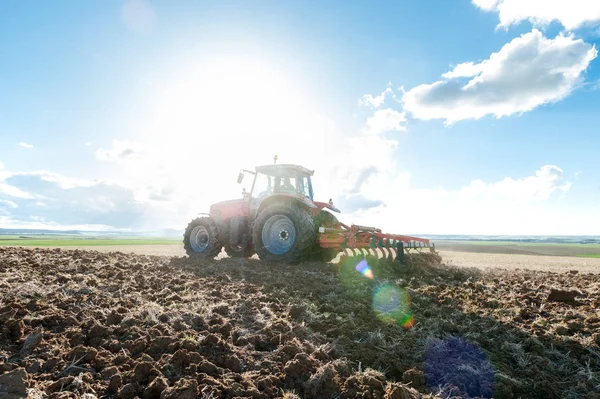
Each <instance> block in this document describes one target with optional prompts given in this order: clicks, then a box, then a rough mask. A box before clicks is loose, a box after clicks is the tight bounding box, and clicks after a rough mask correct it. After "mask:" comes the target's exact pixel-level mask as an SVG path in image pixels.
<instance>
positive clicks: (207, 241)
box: [183, 216, 223, 259]
mask: <svg viewBox="0 0 600 399" xmlns="http://www.w3.org/2000/svg"><path fill="white" fill-rule="evenodd" d="M183 247H184V248H185V252H187V254H188V256H189V257H190V258H194V259H212V258H214V257H215V256H217V255H218V254H219V253H220V252H221V249H222V248H223V244H221V242H220V241H219V230H218V229H217V225H216V224H215V222H214V221H213V220H212V219H211V218H210V217H208V216H205V217H200V218H196V219H194V220H192V221H191V222H190V223H189V224H188V226H187V228H186V229H185V233H184V234H183Z"/></svg>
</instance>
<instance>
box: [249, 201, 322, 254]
mask: <svg viewBox="0 0 600 399" xmlns="http://www.w3.org/2000/svg"><path fill="white" fill-rule="evenodd" d="M316 238H317V235H316V231H315V223H314V221H313V218H312V216H311V215H310V214H309V213H308V211H307V210H306V209H304V208H303V207H301V206H299V205H295V204H274V205H271V206H269V207H267V208H266V209H265V210H263V211H262V212H261V213H260V214H259V215H258V217H257V218H256V222H255V223H254V228H253V230H252V241H253V242H254V247H255V249H256V253H257V254H258V257H259V258H260V259H261V260H267V261H273V262H281V263H290V264H297V263H300V262H301V261H303V260H305V259H307V258H308V256H309V255H310V253H311V249H312V248H313V246H314V244H315V241H316Z"/></svg>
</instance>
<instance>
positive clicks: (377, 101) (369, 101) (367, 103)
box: [359, 84, 395, 108]
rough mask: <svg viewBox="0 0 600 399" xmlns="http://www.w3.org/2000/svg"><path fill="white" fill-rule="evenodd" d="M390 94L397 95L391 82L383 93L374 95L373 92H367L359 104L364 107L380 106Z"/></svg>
mask: <svg viewBox="0 0 600 399" xmlns="http://www.w3.org/2000/svg"><path fill="white" fill-rule="evenodd" d="M388 96H392V97H394V96H395V95H394V91H393V90H392V88H391V87H390V85H389V84H388V87H387V88H386V89H385V90H384V91H383V93H381V94H380V95H378V96H375V97H373V95H371V94H365V95H364V96H363V97H362V98H361V99H360V100H359V104H360V105H362V106H364V107H371V108H379V107H381V106H382V105H383V104H384V103H385V100H386V97H388Z"/></svg>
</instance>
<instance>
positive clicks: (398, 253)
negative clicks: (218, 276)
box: [183, 157, 435, 264]
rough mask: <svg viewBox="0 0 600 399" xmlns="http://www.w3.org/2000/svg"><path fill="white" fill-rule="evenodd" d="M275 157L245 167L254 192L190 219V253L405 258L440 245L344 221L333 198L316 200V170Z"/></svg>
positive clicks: (290, 258)
mask: <svg viewBox="0 0 600 399" xmlns="http://www.w3.org/2000/svg"><path fill="white" fill-rule="evenodd" d="M276 160H277V158H276V157H275V162H274V164H273V165H263V166H257V167H256V168H255V170H254V171H251V170H246V169H242V170H241V171H240V172H239V175H238V180H237V181H238V183H242V181H243V180H244V178H245V176H246V174H250V175H253V176H254V178H253V182H252V188H251V191H250V192H246V191H245V190H243V192H242V198H241V199H235V200H229V201H223V202H218V203H215V204H213V205H212V206H211V207H210V211H209V213H208V214H200V215H199V216H200V217H197V218H196V219H194V220H192V221H191V222H190V223H189V224H188V226H187V228H186V229H185V233H184V240H183V242H184V247H185V250H186V252H187V254H188V256H189V257H190V258H194V259H212V258H215V257H216V256H217V255H219V253H220V252H221V250H222V249H225V252H226V253H227V254H228V255H229V256H230V257H242V258H249V257H251V256H253V255H254V254H257V255H258V257H259V258H260V259H261V260H265V261H271V262H280V263H288V264H298V263H300V262H302V261H323V262H329V261H331V260H333V259H334V258H336V256H337V255H338V254H339V253H340V252H343V256H348V255H350V256H352V255H357V254H358V255H361V254H364V251H365V250H366V251H370V253H371V254H375V255H376V256H378V257H384V258H389V259H391V260H396V261H398V262H402V260H403V258H404V253H405V251H408V250H411V249H412V250H417V251H421V250H422V249H424V248H429V249H430V251H431V252H435V245H433V244H432V243H430V242H429V240H428V239H425V238H418V237H410V236H402V235H392V234H385V233H382V232H381V230H380V229H377V228H374V227H366V226H358V225H354V224H353V225H351V226H348V225H346V224H344V223H341V222H339V221H338V219H337V218H336V217H335V215H334V214H333V213H332V212H335V213H340V210H339V209H337V208H336V207H335V206H334V205H333V202H332V200H331V199H330V200H329V201H328V202H320V201H315V200H314V197H313V195H314V193H313V187H312V181H311V177H312V176H313V174H314V171H313V170H310V169H307V168H305V167H303V166H300V165H291V164H280V165H278V164H276ZM348 252H349V253H348ZM357 252H358V253H357Z"/></svg>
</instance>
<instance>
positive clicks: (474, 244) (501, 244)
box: [435, 240, 600, 258]
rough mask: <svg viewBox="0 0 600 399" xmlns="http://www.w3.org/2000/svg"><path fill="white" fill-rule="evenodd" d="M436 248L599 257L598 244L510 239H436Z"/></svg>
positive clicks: (599, 248)
mask: <svg viewBox="0 0 600 399" xmlns="http://www.w3.org/2000/svg"><path fill="white" fill-rule="evenodd" d="M435 245H436V248H438V249H440V250H446V251H456V252H476V253H490V254H513V255H546V256H577V257H584V258H600V244H576V243H573V244H571V243H569V244H562V243H560V244H558V243H554V244H552V243H533V242H523V243H520V242H512V241H443V240H440V241H436V243H435Z"/></svg>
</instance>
